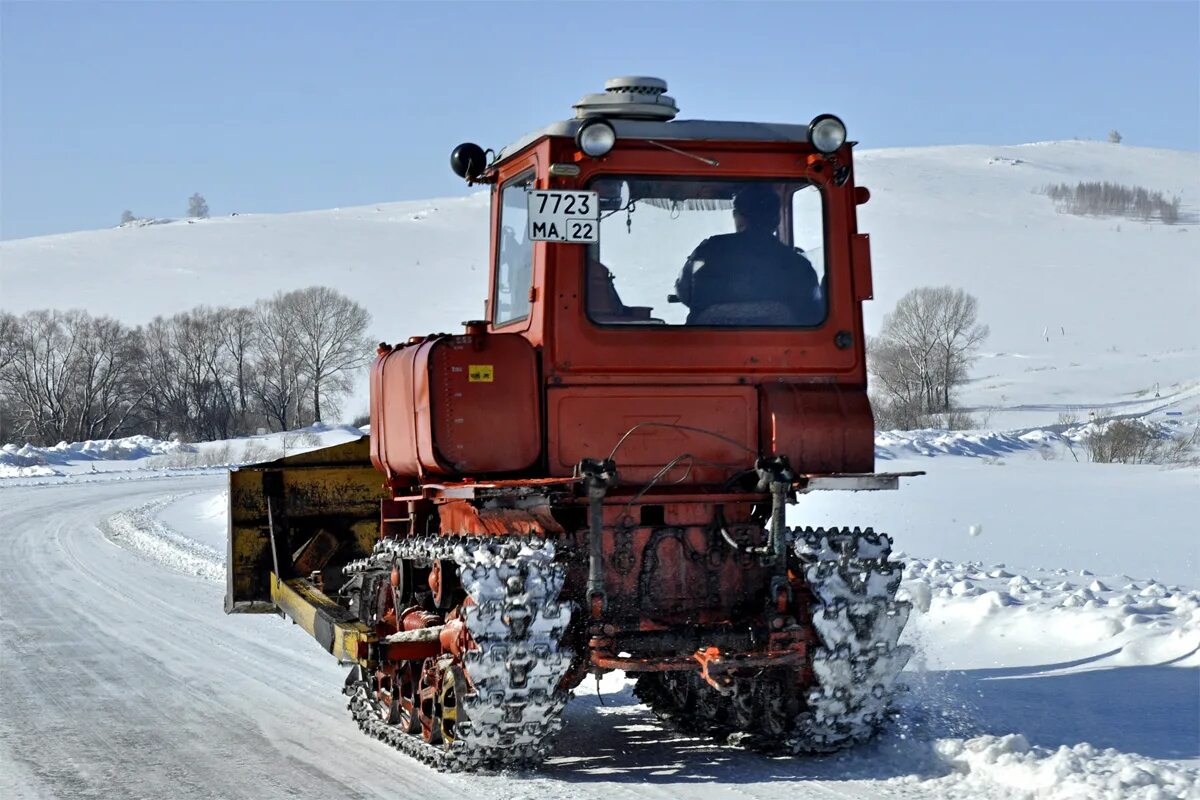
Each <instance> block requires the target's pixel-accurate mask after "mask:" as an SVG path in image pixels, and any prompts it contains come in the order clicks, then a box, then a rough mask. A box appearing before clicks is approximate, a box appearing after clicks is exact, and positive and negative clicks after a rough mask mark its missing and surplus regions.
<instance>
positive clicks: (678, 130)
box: [496, 115, 808, 162]
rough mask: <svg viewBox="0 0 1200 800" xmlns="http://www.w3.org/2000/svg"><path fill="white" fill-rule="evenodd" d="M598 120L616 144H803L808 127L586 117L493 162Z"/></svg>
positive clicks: (511, 148) (553, 126)
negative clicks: (610, 130)
mask: <svg viewBox="0 0 1200 800" xmlns="http://www.w3.org/2000/svg"><path fill="white" fill-rule="evenodd" d="M597 118H602V119H604V121H606V122H608V123H609V124H610V125H612V126H613V130H615V131H616V133H617V140H618V141H620V140H621V139H655V140H663V141H691V142H715V141H720V142H807V141H808V125H807V124H804V125H796V124H794V123H783V122H725V121H719V120H705V119H680V120H670V121H662V120H646V119H622V118H620V117H613V116H608V115H589V116H588V117H586V118H584V119H566V120H562V121H560V122H552V123H550V124H549V125H547V126H545V127H544V128H540V129H538V130H535V131H531V132H529V133H527V134H525V135H524V136H522V137H521V138H519V139H517V140H516V141H513V142H511V143H510V144H508V145H506V146H505V147H504V148H502V149H501V150H500V152H499V153H498V154H497V156H496V161H497V162H499V161H503V160H505V159H506V158H509V157H510V156H514V155H516V154H517V153H518V152H520V151H521V150H524V149H525V148H526V147H528V146H529V145H531V144H533V143H534V142H536V141H538V140H539V139H541V138H543V137H545V136H566V137H570V138H574V136H575V133H576V132H577V131H578V130H579V127H580V126H581V125H583V123H585V122H588V121H589V120H592V119H597Z"/></svg>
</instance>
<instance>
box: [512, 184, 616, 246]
mask: <svg viewBox="0 0 1200 800" xmlns="http://www.w3.org/2000/svg"><path fill="white" fill-rule="evenodd" d="M529 238H530V239H531V240H532V241H535V242H569V243H572V244H595V243H596V242H598V241H600V202H599V200H598V198H597V195H596V193H595V192H565V191H537V190H534V191H531V192H530V193H529Z"/></svg>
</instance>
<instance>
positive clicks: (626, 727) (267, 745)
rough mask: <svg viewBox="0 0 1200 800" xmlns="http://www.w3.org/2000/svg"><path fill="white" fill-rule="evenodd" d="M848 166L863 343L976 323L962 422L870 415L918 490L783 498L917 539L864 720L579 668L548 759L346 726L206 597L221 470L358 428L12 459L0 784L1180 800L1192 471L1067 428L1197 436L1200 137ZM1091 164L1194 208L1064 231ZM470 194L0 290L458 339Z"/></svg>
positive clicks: (1189, 640) (43, 790)
mask: <svg viewBox="0 0 1200 800" xmlns="http://www.w3.org/2000/svg"><path fill="white" fill-rule="evenodd" d="M858 163H859V176H858V180H859V181H860V182H861V183H863V184H865V185H867V186H869V187H870V188H871V190H872V195H873V199H872V201H871V202H870V203H869V204H868V205H867V206H864V207H863V208H862V209H861V210H860V224H861V226H862V228H863V229H864V230H866V231H869V232H870V233H871V234H872V247H873V255H874V276H875V295H876V298H877V299H876V301H875V302H874V303H870V304H868V306H867V315H868V316H867V321H868V329H869V330H870V331H874V330H877V329H878V326H879V323H880V321H881V319H882V316H883V314H884V313H885V312H886V311H888V310H889V309H890V308H891V306H892V305H893V304H894V302H895V301H896V300H897V299H898V298H899V297H900V296H901V295H902V294H903V293H904V292H905V291H907V290H908V289H910V288H912V287H914V286H920V285H939V284H951V285H954V286H961V287H963V288H965V289H967V290H968V291H970V292H971V293H973V294H975V295H976V296H978V298H979V301H980V306H981V313H982V320H983V321H984V322H986V323H988V324H989V325H990V326H991V329H992V336H991V338H990V339H989V341H988V342H987V344H986V353H985V354H984V355H983V357H982V358H981V359H980V360H979V362H978V363H977V364H976V367H975V370H974V377H973V380H972V382H971V383H970V384H969V385H968V386H967V387H966V390H965V391H964V392H963V395H962V399H963V401H964V403H965V405H966V406H968V407H969V408H970V409H971V413H972V415H973V416H974V417H975V419H976V422H977V423H978V425H979V426H980V429H979V430H974V431H960V432H947V431H911V432H887V433H881V434H880V435H878V436H877V438H876V453H877V465H878V468H879V469H881V470H888V471H906V470H923V471H925V472H926V473H927V474H926V475H924V476H922V477H918V478H912V479H906V480H905V481H903V485H902V488H901V491H899V492H879V493H858V494H847V493H832V492H831V493H817V494H813V495H809V496H805V497H802V498H801V500H800V503H799V504H798V505H797V506H796V507H795V508H794V509H792V512H791V513H790V514H789V523H791V524H793V525H814V526H821V525H861V526H867V525H872V526H874V527H876V528H877V529H880V530H886V531H888V532H890V533H891V534H892V535H893V536H894V538H895V540H896V545H895V546H896V549H897V550H898V551H902V552H903V553H904V554H905V555H904V556H903V558H904V559H905V560H906V561H907V567H906V570H905V575H904V583H903V585H902V586H903V588H902V592H903V593H905V594H906V595H907V596H908V597H909V598H910V599H911V600H912V602H913V604H914V606H915V610H914V612H913V614H912V617H911V619H910V622H909V625H908V628H907V630H906V632H905V634H904V636H905V639H906V641H908V642H909V643H910V644H913V645H914V646H915V647H916V651H917V652H916V655H915V656H914V658H913V659H912V661H911V662H910V664H909V666H908V668H907V670H906V672H905V674H904V681H905V682H906V683H907V684H908V685H909V687H910V689H911V691H909V692H908V693H906V694H904V695H902V696H901V697H900V699H899V710H900V713H899V716H898V718H897V720H896V721H895V722H894V723H893V724H891V725H889V726H888V727H887V728H886V729H885V730H884V731H883V733H882V734H881V736H880V738H879V739H878V740H876V741H875V742H873V743H871V744H870V745H868V746H866V747H863V748H860V749H858V750H854V751H851V752H847V753H843V754H839V755H834V756H827V757H814V758H795V759H793V758H769V757H764V756H761V755H756V754H753V753H747V752H744V751H742V750H739V749H737V748H734V747H729V746H723V745H720V744H717V743H714V742H711V741H708V740H703V739H697V738H692V737H687V736H682V735H680V734H678V733H675V732H673V731H671V730H669V729H666V728H664V727H663V726H662V725H661V724H660V723H659V722H657V721H656V720H655V719H654V717H653V716H652V715H651V714H650V712H649V711H648V710H647V709H646V708H645V707H644V706H641V705H640V704H638V703H637V701H636V699H635V698H634V697H633V695H632V693H631V689H630V683H629V682H628V681H627V680H626V679H625V678H624V676H622V675H619V674H614V675H610V676H607V677H606V678H605V679H604V681H602V682H601V683H600V685H599V686H598V687H597V686H595V685H594V684H592V683H590V682H589V683H585V684H584V685H583V686H581V687H580V689H579V690H578V692H577V696H576V698H575V700H574V701H573V702H572V703H571V704H570V706H569V707H568V711H567V727H566V729H565V730H564V732H563V735H562V736H561V737H560V739H559V740H558V744H557V747H556V750H555V754H554V756H553V758H552V759H551V760H550V761H549V763H548V764H547V765H546V766H545V768H544V769H543V770H541V771H538V772H529V773H517V774H504V775H495V774H482V775H470V776H460V775H444V774H439V773H436V772H433V771H431V770H429V769H427V768H426V767H424V766H422V765H420V764H416V763H414V762H412V761H410V760H408V759H406V758H405V757H404V756H402V755H400V754H399V753H397V752H395V751H393V750H391V749H389V748H387V747H385V746H384V745H382V744H380V743H378V742H376V741H374V740H371V739H369V738H367V737H366V736H364V735H363V734H361V733H360V732H359V731H358V730H357V728H356V727H355V726H354V724H353V723H352V721H351V720H350V717H349V713H348V712H347V711H346V710H345V702H344V698H343V697H342V696H341V694H340V688H341V684H342V680H343V679H344V672H343V670H342V669H341V668H339V667H338V666H337V665H336V664H335V663H333V662H332V659H330V657H329V656H328V655H327V654H326V653H324V652H323V651H322V650H321V648H320V647H319V646H318V645H317V644H316V643H315V642H313V641H312V640H311V639H310V638H309V637H308V636H307V635H306V634H304V633H303V632H302V631H301V630H299V629H298V628H296V627H295V626H292V625H290V624H287V623H286V622H284V621H281V620H280V619H278V618H276V617H272V616H232V617H229V616H225V615H224V614H223V613H222V611H221V601H222V595H223V569H224V566H223V564H224V557H225V556H224V542H225V530H224V526H225V513H226V511H225V498H224V495H223V486H224V481H225V478H224V469H223V465H231V464H236V463H240V462H243V461H247V460H262V459H265V458H271V457H275V456H278V455H282V454H283V453H284V452H288V453H291V452H297V451H298V450H300V449H307V448H309V447H315V446H321V445H324V444H333V443H336V442H340V441H346V440H347V439H348V438H350V437H353V436H357V435H359V431H358V430H357V429H353V428H349V427H332V426H327V427H320V428H315V429H310V430H307V431H301V432H295V433H290V434H274V435H272V436H270V437H248V438H245V439H239V440H233V441H230V442H213V443H201V444H195V445H180V444H178V443H171V442H158V441H155V440H151V439H147V438H145V437H133V438H132V439H129V440H120V441H117V442H100V443H97V442H91V443H80V444H62V445H59V446H57V447H52V448H31V447H24V448H22V447H16V446H8V447H5V448H4V449H3V451H2V452H0V476H2V479H0V581H2V582H3V585H4V587H5V591H4V593H3V595H0V597H2V599H0V796H2V797H19V798H23V797H30V798H42V797H62V798H93V797H94V798H102V797H103V798H110V797H139V798H140V797H188V798H207V799H210V800H215V798H283V797H331V796H336V797H389V798H408V797H413V798H416V797H422V798H439V797H449V796H462V795H471V796H478V797H484V798H492V797H495V798H514V799H515V798H534V797H537V798H547V800H549V799H551V798H562V799H564V800H578V799H579V798H591V797H604V798H613V800H620V798H634V797H637V798H643V797H646V798H760V799H761V800H782V799H783V798H798V797H816V798H824V797H830V798H938V799H941V798H972V799H974V798H982V799H983V800H991V799H993V798H1020V799H1021V800H1025V799H1026V798H1029V799H1031V800H1032V799H1034V798H1051V800H1059V799H1061V800H1068V799H1069V800H1085V799H1086V800H1093V799H1095V800H1125V799H1126V798H1133V799H1134V800H1151V799H1153V800H1163V799H1165V798H1200V536H1198V535H1197V530H1198V529H1200V525H1198V524H1197V521H1198V520H1200V469H1198V468H1196V467H1195V466H1173V467H1161V466H1153V465H1147V466H1126V465H1109V464H1093V463H1090V462H1089V461H1088V459H1087V456H1086V454H1085V452H1084V449H1083V448H1082V446H1081V439H1082V436H1083V435H1084V434H1085V433H1086V431H1087V430H1088V427H1087V426H1088V424H1089V420H1090V416H1091V412H1095V413H1096V415H1097V416H1098V417H1101V418H1103V417H1110V416H1129V417H1135V418H1143V419H1146V420H1149V421H1152V422H1155V423H1158V424H1161V425H1164V426H1167V427H1169V428H1171V429H1173V430H1176V431H1179V432H1187V431H1190V430H1193V429H1194V427H1195V426H1196V425H1197V424H1198V423H1200V323H1198V322H1197V320H1198V319H1200V315H1198V312H1200V242H1197V240H1196V237H1197V236H1200V223H1198V222H1197V220H1196V215H1197V211H1198V206H1200V155H1198V154H1196V153H1193V152H1177V151H1160V150H1147V149H1143V148H1136V147H1129V146H1127V145H1110V144H1106V143H1103V144H1102V143H1095V142H1053V143H1043V144H1032V145H1022V146H1014V147H984V146H964V147H951V148H926V149H912V150H888V151H864V152H862V153H860V154H859V162H858ZM1102 180H1108V181H1113V182H1118V183H1125V184H1136V185H1141V186H1145V187H1146V188H1149V189H1152V190H1157V191H1163V192H1165V193H1167V194H1168V195H1178V196H1180V197H1181V198H1182V200H1183V209H1182V210H1183V213H1184V215H1185V221H1184V222H1183V223H1181V224H1179V225H1175V226H1166V225H1162V224H1160V223H1157V222H1140V221H1133V220H1127V219H1116V218H1081V217H1074V216H1069V215H1064V214H1059V213H1057V212H1056V211H1055V209H1054V206H1053V204H1052V203H1051V201H1050V200H1049V199H1047V198H1046V197H1044V196H1041V195H1038V194H1035V193H1034V191H1033V190H1035V189H1037V188H1038V187H1040V186H1042V185H1044V184H1047V183H1059V182H1066V183H1070V184H1073V183H1075V182H1077V181H1102ZM486 203H487V200H486V197H484V196H480V195H476V196H472V197H468V198H461V199H452V200H438V201H429V202H412V203H388V204H381V205H379V206H369V207H363V208H355V209H343V210H335V211H322V212H311V213H305V214H289V215H254V214H243V215H239V216H238V217H229V218H222V219H212V220H207V221H200V222H196V223H194V224H189V223H186V222H178V223H170V224H162V225H152V226H146V227H130V228H121V229H113V230H105V231H93V232H84V233H76V234H65V235H61V236H51V237H41V238H38V239H27V240H17V241H8V242H2V243H0V286H2V291H3V294H2V296H0V305H2V306H3V307H4V308H5V309H7V310H11V311H18V312H20V311H24V310H28V309H31V308H40V307H52V306H53V307H67V306H76V307H85V308H87V309H88V310H89V311H91V312H93V313H106V314H112V315H114V316H117V317H119V318H121V319H123V320H125V321H127V322H131V323H140V322H145V321H146V320H148V319H150V318H151V317H153V316H154V315H156V314H159V313H172V312H175V311H179V310H183V309H185V308H188V307H191V306H192V305H194V304H197V303H210V304H218V303H227V304H242V303H248V302H251V301H252V300H253V299H255V298H256V297H265V296H268V295H270V294H271V293H273V292H274V291H276V290H277V289H291V288H296V287H300V286H306V285H311V284H314V283H322V284H332V285H334V286H336V287H337V288H339V289H340V290H342V291H344V292H346V293H347V294H349V295H351V296H352V297H354V298H355V299H357V300H358V301H359V302H361V303H363V304H364V305H365V306H366V307H367V308H368V309H369V310H370V311H371V312H372V314H373V315H374V318H375V322H374V333H375V334H376V335H377V336H378V337H379V338H381V339H388V340H394V339H398V338H402V337H405V336H407V335H409V334H413V333H421V332H427V331H433V330H455V329H456V328H457V325H458V322H459V321H460V320H463V319H467V318H470V317H475V316H478V315H479V314H480V313H481V309H482V298H483V295H484V292H485V283H486V258H487V256H486V248H487V232H486V224H487V222H486ZM49 275H54V279H53V280H49V279H48V278H47V276H49ZM619 288H620V287H619ZM628 288H629V289H635V288H637V287H628ZM364 397H365V396H364V395H361V394H360V396H359V397H358V398H356V399H355V400H353V401H352V402H350V403H347V404H346V409H345V410H346V411H347V415H348V416H349V415H352V414H355V413H358V412H359V411H361V410H362V407H364V406H365V401H364ZM1064 414H1065V415H1069V416H1072V417H1074V418H1075V421H1070V420H1069V419H1067V418H1066V417H1063V418H1060V415H1064Z"/></svg>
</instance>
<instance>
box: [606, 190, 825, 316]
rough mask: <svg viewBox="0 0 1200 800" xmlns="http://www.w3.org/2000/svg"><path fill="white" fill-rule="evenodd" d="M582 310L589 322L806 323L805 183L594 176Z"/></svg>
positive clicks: (815, 309)
mask: <svg viewBox="0 0 1200 800" xmlns="http://www.w3.org/2000/svg"><path fill="white" fill-rule="evenodd" d="M590 188H591V189H593V190H594V191H596V192H597V194H598V196H599V202H600V208H601V213H600V242H599V244H596V245H592V246H590V248H589V257H588V270H587V276H588V284H587V306H588V315H589V316H590V318H591V319H592V321H594V322H596V323H598V324H600V325H678V326H684V325H686V326H695V327H724V328H753V327H816V326H819V325H820V324H821V323H822V322H824V320H825V317H826V309H827V301H826V297H825V292H824V289H825V281H824V277H825V247H824V244H825V242H824V237H825V225H824V208H823V200H822V195H821V191H820V188H819V187H818V186H817V185H815V184H812V183H809V182H808V181H804V180H798V179H794V178H793V179H786V180H754V181H733V180H712V179H701V178H650V177H634V176H630V177H607V176H606V177H604V178H599V179H597V180H595V181H593V182H592V184H591V186H590Z"/></svg>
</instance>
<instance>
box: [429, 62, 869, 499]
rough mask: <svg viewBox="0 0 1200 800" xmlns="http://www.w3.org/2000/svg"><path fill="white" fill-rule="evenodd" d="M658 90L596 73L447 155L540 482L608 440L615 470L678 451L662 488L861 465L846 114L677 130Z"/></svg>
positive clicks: (626, 472) (861, 372) (863, 196)
mask: <svg viewBox="0 0 1200 800" xmlns="http://www.w3.org/2000/svg"><path fill="white" fill-rule="evenodd" d="M666 88H667V87H666V83H665V82H664V81H661V80H658V79H655V78H646V77H629V78H617V79H613V80H610V81H608V83H607V84H606V90H605V92H603V93H601V94H590V95H586V96H585V97H583V98H582V99H581V100H580V101H579V102H578V103H576V104H575V106H574V110H575V116H574V118H573V119H569V120H564V121H560V122H555V123H552V124H550V125H547V126H546V127H544V128H541V129H539V130H536V131H534V132H532V133H529V134H527V135H525V136H523V137H521V138H520V139H518V140H516V141H515V142H513V143H512V144H510V145H508V146H507V147H504V148H502V149H501V150H500V151H499V152H498V153H495V154H492V153H490V151H484V150H483V149H482V148H481V147H480V146H478V145H474V144H463V145H460V146H459V147H457V148H456V149H455V150H454V152H453V154H452V156H451V166H452V167H453V168H454V170H455V171H456V172H457V173H458V174H459V175H461V176H462V177H463V178H465V179H466V180H467V181H469V182H472V183H485V184H489V185H490V186H491V187H492V189H491V191H492V204H491V208H492V212H491V213H492V220H491V225H492V238H491V281H490V292H489V299H488V303H487V309H488V313H487V316H488V319H487V320H486V326H487V331H488V332H489V333H490V334H492V335H501V334H512V335H516V336H518V337H520V338H522V339H524V340H525V341H526V342H528V344H529V345H530V347H531V348H533V350H534V351H535V360H536V361H537V364H538V368H539V375H538V378H537V380H538V382H539V384H540V386H539V389H540V391H538V392H537V394H538V395H540V396H541V398H542V400H543V403H542V408H541V412H542V417H541V418H540V419H538V420H537V421H536V422H535V421H533V420H530V421H529V425H530V428H531V429H532V428H533V427H535V426H536V428H537V429H538V431H539V432H543V431H544V434H543V442H542V446H541V447H540V448H539V456H540V457H541V459H542V464H543V465H544V469H545V473H546V474H547V475H550V476H561V475H569V474H571V472H572V470H574V469H575V467H576V466H577V465H578V464H579V462H580V460H581V459H583V458H588V457H590V458H599V457H603V456H607V455H608V454H609V453H610V452H611V451H612V449H613V447H614V446H615V445H616V444H617V442H618V441H621V440H622V437H623V436H626V435H628V436H629V438H628V439H626V440H625V444H624V445H623V447H625V448H627V449H626V450H625V451H623V452H622V453H621V455H622V456H623V458H622V459H620V461H621V463H622V468H623V470H622V475H623V477H627V478H629V479H631V480H645V479H647V478H649V477H650V476H652V475H654V474H656V473H657V472H658V471H659V470H660V469H661V468H663V466H664V465H666V464H667V463H668V462H669V461H670V460H671V459H672V458H675V457H677V456H679V455H680V454H681V453H690V454H691V455H692V456H695V457H696V459H697V461H696V463H695V464H692V465H691V469H690V470H688V474H687V477H686V478H683V473H684V471H685V468H684V467H680V468H678V469H675V468H672V469H671V470H669V472H673V474H670V475H669V479H670V480H676V479H682V480H683V482H685V483H702V484H709V483H721V482H723V481H725V480H727V479H729V478H730V477H731V476H732V475H733V474H734V473H735V472H736V471H737V470H739V469H744V468H746V467H747V466H749V465H750V464H751V463H752V462H753V460H754V458H753V457H754V456H755V455H758V454H776V453H778V454H782V455H788V456H789V457H791V458H792V460H793V464H795V465H796V466H797V467H799V468H802V469H803V470H804V471H806V472H813V473H816V472H825V473H829V472H870V471H871V470H872V468H873V466H874V463H873V450H874V448H873V420H872V418H871V412H870V408H869V405H868V403H867V400H866V389H865V386H866V373H865V362H864V348H863V334H862V311H861V303H862V301H863V300H866V299H869V298H870V297H871V263H870V249H869V242H868V238H867V236H866V235H865V234H860V233H859V232H858V229H857V223H856V216H855V211H856V207H857V206H858V205H859V204H861V203H864V202H866V201H867V199H868V197H869V194H868V192H867V190H866V189H865V188H861V187H856V186H855V183H854V170H853V161H852V153H851V148H852V144H853V143H852V142H848V141H847V140H846V129H845V126H844V125H843V123H842V122H841V120H839V119H838V118H837V117H834V116H832V115H829V114H821V115H819V116H817V117H816V118H814V119H813V120H812V122H811V123H809V124H807V125H796V124H767V123H753V122H720V121H706V120H679V119H676V114H677V111H678V109H677V107H676V104H675V101H674V99H673V98H671V97H670V96H668V95H667V94H666ZM489 156H490V157H491V160H490V161H489V160H488V158H489ZM530 394H533V392H530ZM643 423H648V424H645V425H643V427H642V428H639V429H637V430H633V431H632V433H630V431H631V429H633V428H635V426H637V425H639V424H643ZM672 424H673V425H676V426H677V427H676V428H674V429H673V430H665V429H663V428H662V427H660V426H661V425H672ZM687 428H701V429H704V430H706V431H708V432H709V433H708V434H704V433H698V432H696V431H693V430H687ZM651 433H653V434H654V435H650V434H651ZM518 449H522V450H523V451H528V450H529V449H531V448H530V447H525V448H518ZM748 454H749V456H750V457H749V459H748V460H747V455H748ZM700 462H707V465H706V464H703V463H700ZM718 464H719V465H728V466H714V465H718ZM410 466H416V464H415V463H413V464H410ZM505 466H509V465H505ZM511 466H512V467H513V468H514V469H517V470H522V469H528V468H529V467H531V466H532V464H521V465H519V466H518V465H516V464H512V465H511Z"/></svg>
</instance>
